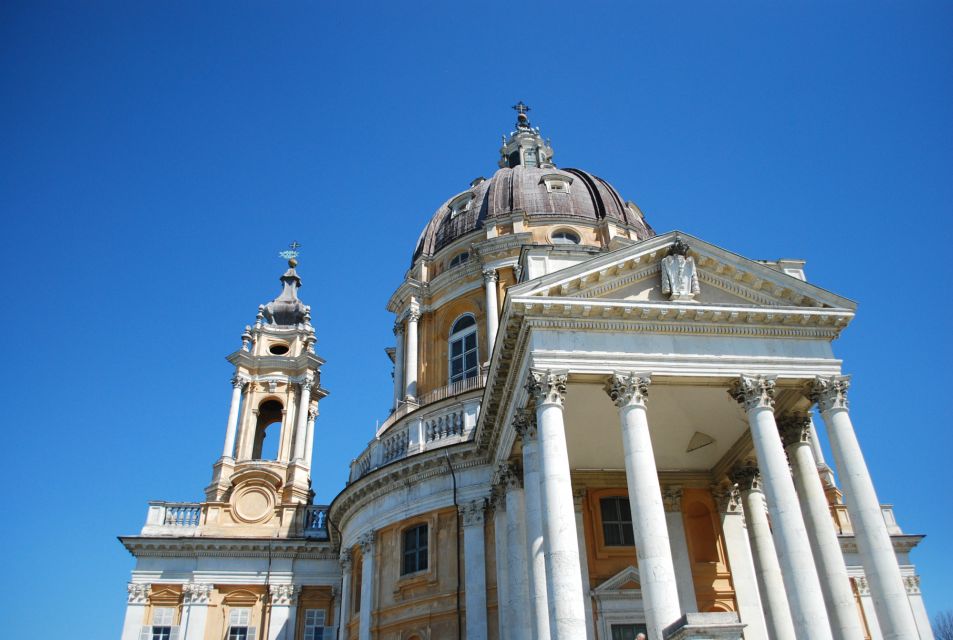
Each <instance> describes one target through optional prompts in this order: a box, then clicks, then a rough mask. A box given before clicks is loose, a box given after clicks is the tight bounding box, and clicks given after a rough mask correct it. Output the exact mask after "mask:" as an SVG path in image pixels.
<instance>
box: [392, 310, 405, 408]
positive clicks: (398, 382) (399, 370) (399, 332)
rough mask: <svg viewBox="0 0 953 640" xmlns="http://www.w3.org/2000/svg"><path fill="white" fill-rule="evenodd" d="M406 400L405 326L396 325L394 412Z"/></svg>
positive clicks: (397, 323)
mask: <svg viewBox="0 0 953 640" xmlns="http://www.w3.org/2000/svg"><path fill="white" fill-rule="evenodd" d="M403 399H404V325H403V323H401V322H395V323H394V411H396V410H397V407H399V406H400V401H401V400H403Z"/></svg>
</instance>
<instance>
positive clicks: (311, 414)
mask: <svg viewBox="0 0 953 640" xmlns="http://www.w3.org/2000/svg"><path fill="white" fill-rule="evenodd" d="M317 417H318V403H317V402H315V403H313V404H311V405H309V406H308V421H310V422H314V419H315V418H317Z"/></svg>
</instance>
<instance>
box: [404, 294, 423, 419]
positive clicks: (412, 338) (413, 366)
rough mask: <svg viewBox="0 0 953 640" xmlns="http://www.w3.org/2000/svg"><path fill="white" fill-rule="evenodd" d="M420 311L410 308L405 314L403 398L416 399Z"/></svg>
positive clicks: (411, 400) (412, 400) (414, 400)
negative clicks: (405, 342)
mask: <svg viewBox="0 0 953 640" xmlns="http://www.w3.org/2000/svg"><path fill="white" fill-rule="evenodd" d="M418 320H420V311H418V310H417V309H415V308H413V307H412V308H411V310H410V312H408V314H407V336H406V340H407V348H406V350H405V352H404V400H407V401H409V402H416V401H417V358H418V354H417V321H418Z"/></svg>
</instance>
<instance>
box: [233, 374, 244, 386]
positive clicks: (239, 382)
mask: <svg viewBox="0 0 953 640" xmlns="http://www.w3.org/2000/svg"><path fill="white" fill-rule="evenodd" d="M246 384H248V378H247V377H245V376H243V375H241V374H239V373H236V374H235V375H233V376H232V388H233V389H244V388H245V385H246Z"/></svg>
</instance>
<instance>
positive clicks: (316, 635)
mask: <svg viewBox="0 0 953 640" xmlns="http://www.w3.org/2000/svg"><path fill="white" fill-rule="evenodd" d="M324 623H325V612H324V610H323V609H308V610H307V611H305V614H304V640H324V639H325V633H324V632H325V630H326V629H325V626H324ZM328 637H330V636H328Z"/></svg>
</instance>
